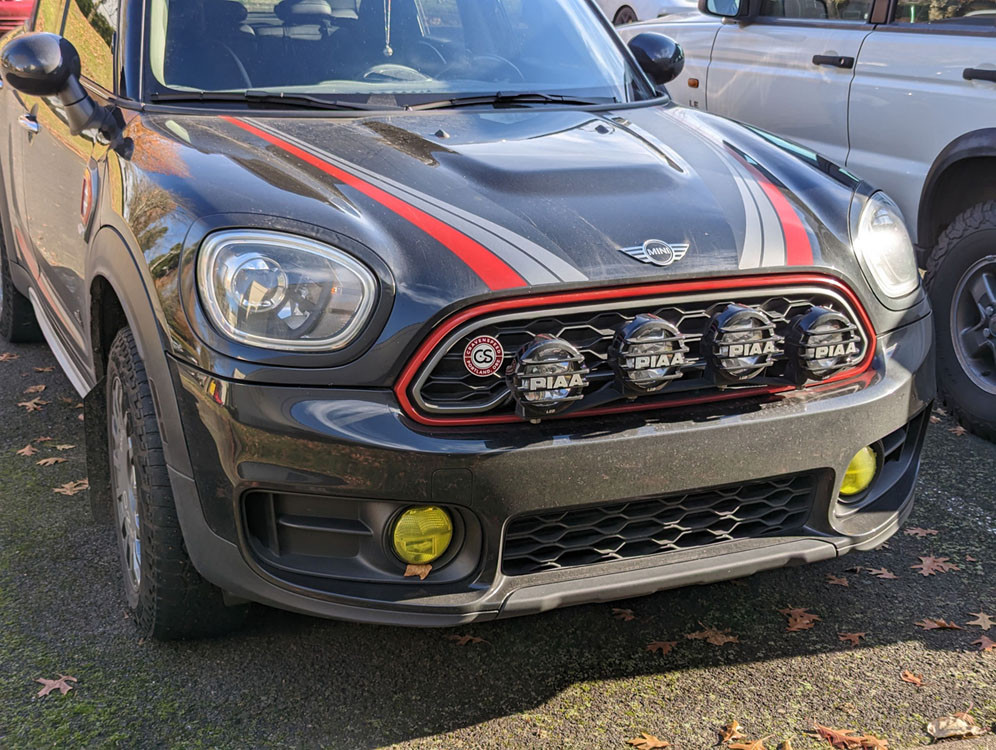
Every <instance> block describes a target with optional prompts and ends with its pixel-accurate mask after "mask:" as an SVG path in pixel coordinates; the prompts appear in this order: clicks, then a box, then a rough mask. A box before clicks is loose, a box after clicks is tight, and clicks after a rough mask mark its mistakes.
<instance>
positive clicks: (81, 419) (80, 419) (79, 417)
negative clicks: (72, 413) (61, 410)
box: [76, 414, 86, 422]
mask: <svg viewBox="0 0 996 750" xmlns="http://www.w3.org/2000/svg"><path fill="white" fill-rule="evenodd" d="M76 418H77V419H78V420H79V421H80V422H82V421H83V420H85V419H86V417H84V416H83V415H82V414H80V415H79V416H78V417H76Z"/></svg>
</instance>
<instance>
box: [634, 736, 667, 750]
mask: <svg viewBox="0 0 996 750" xmlns="http://www.w3.org/2000/svg"><path fill="white" fill-rule="evenodd" d="M626 744H627V745H632V746H633V747H635V748H636V750H656V748H662V747H671V743H670V742H668V741H667V740H661V739H658V738H657V737H654V735H652V734H647V733H646V732H640V736H639V737H634V738H633V739H631V740H626Z"/></svg>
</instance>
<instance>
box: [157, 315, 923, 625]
mask: <svg viewBox="0 0 996 750" xmlns="http://www.w3.org/2000/svg"><path fill="white" fill-rule="evenodd" d="M931 342H932V324H931V319H930V318H929V317H927V318H924V319H922V320H920V321H918V322H916V323H913V324H911V325H908V326H906V327H904V328H901V329H897V330H895V331H892V332H890V333H887V334H885V335H882V336H880V338H879V341H878V347H877V350H876V356H875V360H874V363H873V367H872V369H871V370H869V371H868V372H867V373H866V374H865V375H864V376H863V377H862V378H860V379H858V380H854V381H847V382H842V383H838V384H834V385H831V386H826V387H825V388H813V389H809V390H806V391H797V392H792V393H788V394H782V395H780V396H774V397H768V398H767V399H763V400H762V399H751V400H748V401H743V402H739V401H738V402H727V403H726V404H725V405H716V404H712V405H706V406H700V407H696V408H687V409H685V408H683V409H672V410H663V411H659V412H654V413H653V414H639V413H637V414H630V415H619V416H613V417H611V418H609V417H588V418H578V419H571V420H563V421H556V420H554V421H550V422H544V423H542V424H540V425H528V424H521V425H507V426H505V425H502V426H491V427H487V428H483V427H476V428H459V429H452V428H451V429H438V428H426V427H424V426H420V425H418V424H416V423H414V422H412V421H410V420H409V419H407V418H406V417H405V416H404V415H403V414H402V412H401V410H400V409H399V407H398V405H397V402H396V401H395V399H394V396H393V394H392V393H390V392H387V391H380V390H369V391H360V390H347V389H339V390H337V389H325V390H320V389H308V388H288V387H279V386H262V385H252V384H247V383H239V382H236V381H221V380H219V379H217V378H214V377H212V376H210V375H206V374H204V373H202V372H200V371H197V370H195V369H193V368H190V367H188V366H187V365H184V364H181V363H179V362H176V361H174V362H172V368H173V376H174V385H175V388H176V390H177V396H178V399H179V403H180V413H181V420H182V422H183V430H184V435H185V438H186V441H187V443H188V446H189V447H190V454H191V458H192V461H193V465H194V476H193V477H188V476H184V475H182V474H180V473H178V472H176V471H172V470H171V473H170V476H171V480H172V483H173V489H174V493H175V496H176V501H177V507H178V511H179V515H180V522H181V525H182V528H183V533H184V538H185V541H186V546H187V549H188V552H189V553H190V556H191V558H192V560H193V562H194V564H195V566H196V567H197V569H198V570H199V571H200V572H201V574H202V575H204V577H205V578H207V579H208V580H209V581H211V582H212V583H214V584H215V585H217V586H219V587H220V588H222V589H223V590H225V591H226V592H228V593H229V594H231V595H234V596H235V597H240V598H244V599H247V600H252V601H258V602H262V603H265V604H270V605H273V606H276V607H280V608H284V609H290V610H295V611H300V612H305V613H309V614H315V615H321V616H327V617H335V618H341V619H349V620H354V621H360V622H377V623H389V624H401V625H423V626H447V625H457V624H460V623H465V622H470V621H474V620H484V619H493V618H497V617H505V616H513V615H519V614H527V613H531V612H538V611H543V610H546V609H551V608H554V607H558V606H563V605H568V604H578V603H583V602H593V601H608V600H612V599H619V598H625V597H630V596H635V595H640V594H648V593H652V592H654V591H659V590H662V589H666V588H673V587H678V586H684V585H688V584H693V583H706V582H710V581H718V580H723V579H728V578H733V577H738V576H743V575H749V574H752V573H754V572H757V571H760V570H765V569H770V568H775V567H779V566H783V565H788V564H794V563H802V562H812V561H815V560H821V559H828V558H833V557H836V556H838V555H840V554H843V553H845V552H848V551H850V550H851V549H867V548H872V547H875V546H878V545H879V544H881V543H882V542H883V541H884V540H885V539H887V538H888V537H889V536H890V535H891V534H893V533H895V531H896V530H897V529H898V528H899V525H900V524H901V523H902V522H903V520H904V519H905V518H906V516H907V515H908V514H909V512H910V511H911V509H912V498H913V485H914V482H915V477H916V470H917V468H918V464H919V451H920V445H921V443H922V429H923V427H925V425H926V413H925V409H926V408H927V407H928V406H929V404H930V402H931V400H932V398H933V394H934V376H933V356H932V343H931ZM904 427H908V428H909V429H907V430H906V436H907V437H906V440H907V441H908V442H909V450H908V452H907V454H905V455H906V462H905V463H904V464H903V469H902V471H901V472H899V473H898V474H897V473H893V475H892V476H890V479H889V486H888V487H875V488H873V489H874V493H873V494H874V498H875V499H874V500H873V501H872V502H870V503H869V504H868V505H866V506H864V507H862V508H861V509H860V510H856V511H854V512H851V513H850V514H848V515H847V516H846V517H844V518H837V517H835V515H834V508H833V506H834V502H833V499H834V498H836V497H837V489H838V487H839V483H840V481H841V478H842V477H843V473H844V469H845V468H846V466H847V464H848V462H849V461H850V459H851V457H852V456H853V455H854V454H855V453H856V452H857V451H858V449H860V448H861V447H863V446H865V445H869V444H872V443H875V442H876V441H879V440H882V439H883V438H885V437H886V436H888V435H890V434H894V433H896V431H899V430H902V429H903V428H904ZM801 474H812V475H815V476H819V477H820V478H821V480H820V481H821V485H820V486H821V490H820V492H819V493H818V496H817V498H816V501H815V502H814V504H813V506H812V509H811V512H810V514H809V516H808V520H807V521H806V524H805V527H804V528H803V529H800V531H799V533H797V534H792V535H787V536H774V537H766V538H746V539H737V540H733V541H723V542H718V543H713V544H709V545H705V546H698V547H692V548H687V549H679V550H676V551H672V552H666V553H663V554H655V555H646V556H642V557H631V558H628V559H620V560H615V561H610V562H599V563H597V564H591V565H578V566H570V567H563V568H559V569H555V570H547V571H542V572H536V573H528V574H523V575H506V574H504V573H503V572H502V565H501V560H502V544H503V535H504V532H505V529H506V527H507V525H508V522H509V520H510V519H513V518H515V517H517V516H520V515H521V514H525V513H530V512H540V511H545V510H550V509H556V508H569V507H573V506H584V505H596V504H598V505H602V504H609V503H613V502H617V501H620V500H629V499H632V498H646V497H660V496H662V495H671V494H672V493H681V492H686V491H689V490H693V489H697V488H704V487H717V486H720V485H733V484H739V483H743V482H747V481H751V480H757V479H766V478H770V477H781V476H793V475H801ZM883 476H884V475H883ZM261 493H263V494H266V493H271V494H272V493H278V494H280V495H281V496H284V495H288V496H293V497H294V498H296V499H295V500H294V502H296V503H297V504H298V505H297V506H295V507H310V508H314V507H322V506H330V507H331V506H335V507H339V506H346V507H355V508H358V509H360V510H359V511H358V512H359V513H360V515H361V516H363V514H367V516H368V515H369V514H368V511H370V512H371V513H373V515H374V516H376V517H379V518H382V519H385V520H386V519H388V518H389V517H390V509H391V508H392V507H403V506H404V505H406V504H424V503H436V504H444V505H447V506H449V507H450V508H451V510H452V511H453V512H454V513H455V514H456V515H457V516H458V517H459V518H461V519H464V520H463V521H462V522H461V524H460V525H461V528H462V539H463V552H461V554H459V555H457V556H456V557H455V558H454V559H453V561H452V562H450V563H449V564H448V565H444V566H442V567H440V568H439V570H438V571H434V572H433V574H432V575H430V576H429V578H427V579H426V580H425V581H419V580H418V579H413V578H403V577H402V576H401V572H402V570H403V566H401V565H400V563H394V565H395V567H396V570H394V569H391V565H390V564H378V563H377V562H376V561H374V562H372V563H371V562H370V561H369V560H368V559H366V558H364V557H363V556H364V554H365V553H363V552H360V553H358V557H355V558H353V559H350V558H349V555H350V550H354V551H355V550H356V549H357V548H356V547H355V546H350V545H352V544H353V542H352V541H351V540H352V538H353V537H348V534H352V533H354V531H355V530H350V528H347V527H343V526H341V525H339V526H335V528H332V529H331V531H332V535H331V536H329V537H327V538H328V539H330V540H331V539H333V538H334V539H336V542H335V544H336V545H339V546H340V547H342V550H340V557H339V558H337V559H339V560H342V561H343V562H342V566H341V570H342V575H341V576H338V575H337V574H336V570H337V569H336V566H335V565H331V566H330V567H326V568H324V569H322V570H317V569H316V570H315V571H313V572H314V575H311V574H302V573H301V570H300V568H299V567H298V568H295V566H293V565H291V566H284V567H281V565H280V564H279V563H277V564H274V560H275V558H274V557H273V555H271V554H270V553H271V552H273V550H270V551H269V552H268V551H267V550H266V549H263V548H261V547H260V545H259V544H257V543H254V542H253V541H251V538H250V537H251V534H250V533H249V531H248V530H247V515H246V512H245V507H246V506H245V505H244V503H247V502H248V501H247V500H246V498H247V497H258V496H260V494H261ZM301 498H303V499H301ZM371 509H374V510H375V511H376V512H374V510H371ZM367 516H364V517H367ZM271 520H272V519H271ZM248 523H249V525H251V524H252V521H251V519H250V520H249V521H248ZM261 523H265V519H264V521H262V522H261ZM351 523H352V522H351ZM360 525H361V526H362V524H360ZM368 525H369V524H368ZM330 528H331V527H330ZM325 531H328V529H326V530H325ZM340 532H341V534H340ZM379 533H380V532H379V531H378V532H377V533H375V534H374V535H373V536H372V537H370V538H369V539H367V541H365V542H363V544H365V545H366V546H367V548H369V547H370V546H373V547H377V546H378V545H381V546H382V541H381V540H382V537H381V536H378V534H379ZM342 534H346V535H347V536H343V535H342ZM347 537H348V538H347ZM322 538H325V537H322ZM344 540H345V541H344ZM345 542H348V544H347V543H345ZM314 546H315V545H314V544H312V545H311V549H310V552H312V553H313V552H314V551H315V550H314ZM333 546H335V545H333ZM361 546H362V545H361ZM343 550H344V551H343ZM361 558H362V559H361ZM301 559H304V558H301ZM308 559H314V558H308ZM357 560H359V561H360V562H362V563H363V564H359V563H358V562H357Z"/></svg>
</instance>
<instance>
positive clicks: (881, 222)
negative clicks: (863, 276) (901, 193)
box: [854, 192, 920, 299]
mask: <svg viewBox="0 0 996 750" xmlns="http://www.w3.org/2000/svg"><path fill="white" fill-rule="evenodd" d="M854 250H855V252H856V253H858V255H860V256H861V258H862V259H863V261H864V264H865V266H867V268H868V270H869V271H870V272H871V275H872V277H873V278H874V281H875V284H876V286H877V287H878V289H879V291H881V292H882V293H883V294H885V295H886V296H887V297H892V298H893V299H896V298H899V297H905V296H906V295H907V294H910V293H911V292H913V291H914V290H915V289H916V288H917V285H918V284H919V283H920V273H919V271H918V270H917V267H916V257H915V256H914V254H913V243H912V242H911V241H910V235H909V232H907V231H906V224H905V223H904V222H903V215H902V213H901V212H900V210H899V206H897V205H896V204H895V203H894V202H893V201H892V199H891V198H889V196H887V195H886V194H885V193H881V192H880V193H875V194H874V195H872V196H871V198H869V199H868V200H867V201H866V202H865V205H864V207H863V208H862V209H861V215H860V217H859V219H858V226H857V229H856V230H855V235H854Z"/></svg>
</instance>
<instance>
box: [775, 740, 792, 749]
mask: <svg viewBox="0 0 996 750" xmlns="http://www.w3.org/2000/svg"><path fill="white" fill-rule="evenodd" d="M778 750H792V741H791V740H785V741H784V742H782V744H780V745H779V746H778Z"/></svg>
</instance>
